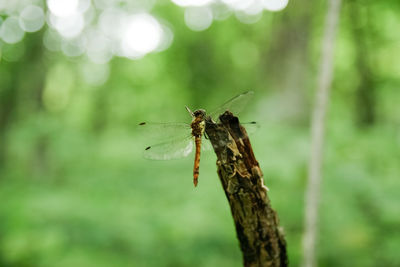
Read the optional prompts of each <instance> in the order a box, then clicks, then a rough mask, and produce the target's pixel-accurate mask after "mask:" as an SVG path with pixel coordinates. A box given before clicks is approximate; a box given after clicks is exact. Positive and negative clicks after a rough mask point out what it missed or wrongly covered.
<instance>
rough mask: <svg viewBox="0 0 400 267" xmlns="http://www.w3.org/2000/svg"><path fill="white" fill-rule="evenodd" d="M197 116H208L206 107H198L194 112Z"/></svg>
mask: <svg viewBox="0 0 400 267" xmlns="http://www.w3.org/2000/svg"><path fill="white" fill-rule="evenodd" d="M193 114H194V116H195V117H205V116H206V111H205V110H204V109H198V110H196V111H195V112H193Z"/></svg>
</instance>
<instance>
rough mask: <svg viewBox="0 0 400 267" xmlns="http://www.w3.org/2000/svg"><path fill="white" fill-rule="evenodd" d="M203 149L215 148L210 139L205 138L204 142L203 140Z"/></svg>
mask: <svg viewBox="0 0 400 267" xmlns="http://www.w3.org/2000/svg"><path fill="white" fill-rule="evenodd" d="M201 150H202V151H211V150H213V147H212V144H211V142H210V140H207V139H205V138H203V142H201Z"/></svg>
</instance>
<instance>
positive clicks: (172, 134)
mask: <svg viewBox="0 0 400 267" xmlns="http://www.w3.org/2000/svg"><path fill="white" fill-rule="evenodd" d="M253 95H254V92H253V91H247V92H244V93H241V94H239V95H237V96H235V97H233V98H232V99H230V100H228V101H227V102H225V103H224V104H222V105H221V106H220V107H219V108H217V109H215V110H214V111H213V112H211V113H210V114H207V112H206V111H205V110H204V109H197V110H195V111H191V110H190V108H189V107H187V106H185V108H186V110H187V111H188V112H189V114H190V116H191V118H192V121H191V123H181V122H177V123H174V122H172V123H157V122H141V123H139V127H140V129H141V130H143V132H144V133H145V134H146V136H148V137H149V138H150V139H153V140H154V145H150V146H147V147H146V148H145V150H144V152H143V156H144V157H145V158H147V159H152V160H171V159H178V158H183V157H187V156H189V155H190V154H191V153H192V151H193V148H194V149H195V155H194V166H193V184H194V186H195V187H196V186H197V184H198V178H199V169H200V154H201V151H202V150H203V151H206V150H210V149H212V146H211V143H210V142H209V141H208V140H207V142H204V143H203V144H202V140H203V137H204V138H205V139H208V138H207V136H206V134H205V128H206V123H205V120H206V118H207V117H208V116H210V117H211V118H212V120H213V121H215V122H217V121H218V120H219V119H218V117H219V115H221V114H222V113H224V112H225V111H227V110H228V111H230V112H232V113H233V114H235V115H237V114H239V113H240V112H241V111H242V110H243V109H244V107H245V106H246V104H247V103H248V102H249V100H250V99H251V98H252V96H253ZM246 125H247V126H253V127H254V126H255V127H257V124H256V123H255V122H249V123H246ZM247 126H246V127H247Z"/></svg>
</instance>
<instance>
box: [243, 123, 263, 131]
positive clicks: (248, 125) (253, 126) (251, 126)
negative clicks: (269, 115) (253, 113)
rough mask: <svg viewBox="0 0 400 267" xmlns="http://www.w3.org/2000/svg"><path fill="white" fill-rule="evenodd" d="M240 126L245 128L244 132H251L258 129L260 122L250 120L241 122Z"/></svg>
mask: <svg viewBox="0 0 400 267" xmlns="http://www.w3.org/2000/svg"><path fill="white" fill-rule="evenodd" d="M241 124H242V126H243V127H244V128H245V129H246V132H247V133H248V134H252V133H255V132H256V131H257V130H258V129H260V124H258V123H257V122H255V121H251V122H243V123H241Z"/></svg>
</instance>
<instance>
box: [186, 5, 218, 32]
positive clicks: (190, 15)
mask: <svg viewBox="0 0 400 267" xmlns="http://www.w3.org/2000/svg"><path fill="white" fill-rule="evenodd" d="M212 21H213V15H212V11H211V9H210V8H209V7H188V8H186V10H185V23H186V25H187V26H188V27H189V29H191V30H193V31H204V30H206V29H208V28H209V27H210V26H211V23H212Z"/></svg>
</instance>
